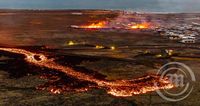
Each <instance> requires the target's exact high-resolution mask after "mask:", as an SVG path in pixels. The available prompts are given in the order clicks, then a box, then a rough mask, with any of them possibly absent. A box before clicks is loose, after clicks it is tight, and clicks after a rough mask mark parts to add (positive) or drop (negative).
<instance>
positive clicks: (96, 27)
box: [81, 21, 106, 29]
mask: <svg viewBox="0 0 200 106" xmlns="http://www.w3.org/2000/svg"><path fill="white" fill-rule="evenodd" d="M105 25H106V22H104V21H102V22H99V23H92V24H91V25H87V26H81V28H88V29H98V28H104V27H105Z"/></svg>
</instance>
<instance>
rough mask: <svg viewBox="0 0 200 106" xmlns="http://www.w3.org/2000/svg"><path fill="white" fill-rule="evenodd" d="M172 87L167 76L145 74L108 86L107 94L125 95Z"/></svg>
mask: <svg viewBox="0 0 200 106" xmlns="http://www.w3.org/2000/svg"><path fill="white" fill-rule="evenodd" d="M116 83H117V82H116ZM173 87H174V85H173V84H171V83H170V81H169V80H168V78H165V79H160V76H157V75H147V76H144V77H141V78H138V79H135V80H129V81H128V80H126V81H122V83H121V84H120V85H116V86H110V88H109V89H108V94H111V95H114V96H122V97H127V96H133V95H137V94H144V93H147V92H152V91H155V90H159V89H171V88H173Z"/></svg>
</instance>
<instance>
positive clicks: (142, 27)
mask: <svg viewBox="0 0 200 106" xmlns="http://www.w3.org/2000/svg"><path fill="white" fill-rule="evenodd" d="M130 28H131V29H147V28H149V23H141V24H136V25H132V26H130Z"/></svg>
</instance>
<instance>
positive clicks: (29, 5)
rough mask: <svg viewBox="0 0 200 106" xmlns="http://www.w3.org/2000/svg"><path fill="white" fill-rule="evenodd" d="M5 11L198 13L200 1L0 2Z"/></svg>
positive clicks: (23, 0) (72, 0) (37, 0)
mask: <svg viewBox="0 0 200 106" xmlns="http://www.w3.org/2000/svg"><path fill="white" fill-rule="evenodd" d="M0 8H4V9H5V8H6V9H9V8H10V9H16V8H17V9H133V10H135V11H156V12H162V11H165V12H200V0H0Z"/></svg>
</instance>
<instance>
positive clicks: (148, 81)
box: [0, 48, 174, 97]
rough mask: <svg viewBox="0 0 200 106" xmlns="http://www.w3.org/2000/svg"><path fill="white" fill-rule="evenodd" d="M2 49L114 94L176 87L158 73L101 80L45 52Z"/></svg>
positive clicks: (125, 94) (126, 94)
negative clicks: (57, 60) (63, 63)
mask: <svg viewBox="0 0 200 106" xmlns="http://www.w3.org/2000/svg"><path fill="white" fill-rule="evenodd" d="M0 50H2V51H7V52H12V53H17V54H23V55H25V56H26V58H25V60H26V61H27V62H29V63H31V64H35V65H37V66H40V67H47V68H50V69H55V70H58V71H61V72H63V73H65V74H67V75H70V76H72V77H75V78H77V79H79V80H85V81H90V82H93V83H96V84H97V85H98V88H104V89H106V90H107V93H108V94H111V95H114V96H122V97H127V96H133V95H135V94H143V93H147V92H151V91H155V90H158V89H170V88H173V87H174V86H173V84H171V83H170V81H169V80H168V79H167V78H162V79H161V80H160V76H157V75H148V76H145V77H141V78H138V79H133V80H115V81H105V80H99V79H96V78H94V77H93V76H91V75H87V74H84V73H81V72H77V71H75V70H73V69H72V68H70V67H67V66H62V65H60V64H57V63H55V62H54V61H53V59H48V58H47V57H46V56H45V55H44V54H41V53H38V54H37V53H33V52H29V51H27V50H24V49H17V48H0ZM36 56H37V57H38V58H39V60H38V59H36ZM155 83H157V86H155ZM52 92H60V91H56V90H54V91H52Z"/></svg>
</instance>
